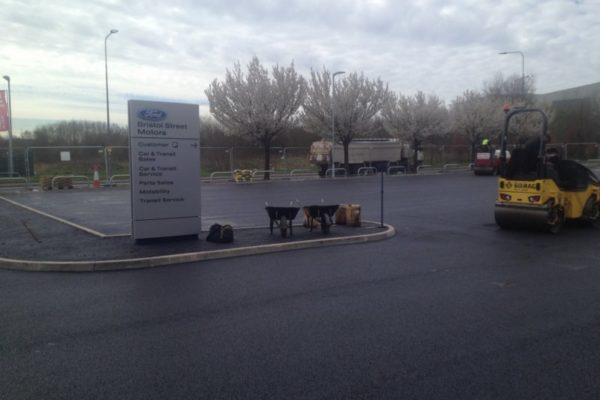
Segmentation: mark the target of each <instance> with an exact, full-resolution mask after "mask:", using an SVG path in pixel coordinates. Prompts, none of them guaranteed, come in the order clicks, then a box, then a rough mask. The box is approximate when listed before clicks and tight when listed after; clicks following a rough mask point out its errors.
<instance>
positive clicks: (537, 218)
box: [494, 109, 600, 233]
mask: <svg viewBox="0 0 600 400" xmlns="http://www.w3.org/2000/svg"><path fill="white" fill-rule="evenodd" d="M522 113H537V114H540V115H541V118H542V124H541V125H542V128H541V132H540V136H539V137H537V136H536V137H535V138H533V139H532V140H529V141H528V142H527V143H526V144H525V145H523V146H520V147H518V148H514V149H513V150H512V152H511V157H510V160H509V161H507V157H506V154H507V139H508V128H509V124H510V120H511V119H512V118H513V117H514V116H515V115H518V114H522ZM547 131H548V118H547V117H546V114H545V113H544V112H543V111H542V110H540V109H513V110H511V111H509V112H507V114H506V118H505V122H504V132H503V134H502V138H501V150H500V177H499V178H498V196H497V198H496V206H495V212H494V215H495V218H496V223H497V224H498V226H500V228H504V229H509V228H524V229H535V230H545V231H549V232H552V233H557V232H558V231H560V229H561V228H562V226H563V225H564V223H565V220H567V219H568V220H582V221H588V222H589V223H591V224H595V225H599V222H600V180H599V179H598V177H596V175H594V173H593V172H592V171H591V170H589V169H588V168H586V167H585V166H584V165H581V164H579V163H578V162H576V161H573V160H561V159H560V158H559V157H558V152H557V151H556V149H552V147H550V146H547V144H548V142H549V140H550V136H549V135H548V133H547Z"/></svg>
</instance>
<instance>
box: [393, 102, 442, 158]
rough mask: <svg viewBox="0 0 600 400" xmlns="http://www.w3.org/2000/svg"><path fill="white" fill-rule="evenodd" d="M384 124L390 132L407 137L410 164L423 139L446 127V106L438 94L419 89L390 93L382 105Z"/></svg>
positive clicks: (416, 154)
mask: <svg viewBox="0 0 600 400" xmlns="http://www.w3.org/2000/svg"><path fill="white" fill-rule="evenodd" d="M382 116H383V120H384V126H385V128H386V129H387V131H388V132H390V134H392V135H394V136H396V137H398V138H401V139H405V140H407V141H409V142H410V143H411V145H412V147H413V165H417V158H418V151H419V149H420V148H421V145H422V143H423V141H424V140H426V139H428V138H430V137H432V136H436V135H442V134H444V133H446V132H447V130H448V110H447V109H446V106H445V105H444V102H443V101H441V100H440V99H439V98H438V97H437V96H434V95H429V96H426V95H425V94H424V93H423V92H421V91H419V92H417V94H415V95H414V96H404V95H402V94H399V95H398V96H396V95H395V94H392V98H391V100H390V101H389V102H387V103H386V105H385V106H384V108H383V111H382Z"/></svg>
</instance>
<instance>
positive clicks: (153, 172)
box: [128, 100, 201, 240]
mask: <svg viewBox="0 0 600 400" xmlns="http://www.w3.org/2000/svg"><path fill="white" fill-rule="evenodd" d="M128 109H129V176H130V177H131V217H132V235H133V238H134V239H135V240H138V239H149V238H159V237H170V236H184V235H199V234H200V230H201V219H200V118H199V112H198V111H199V110H198V105H195V104H178V103H164V102H151V101H139V100H130V101H129V103H128Z"/></svg>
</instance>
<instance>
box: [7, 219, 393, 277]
mask: <svg viewBox="0 0 600 400" xmlns="http://www.w3.org/2000/svg"><path fill="white" fill-rule="evenodd" d="M384 227H385V230H384V231H381V232H377V233H370V234H366V235H354V236H346V237H338V238H322V239H313V240H303V241H298V242H291V243H275V244H266V245H258V246H248V247H237V248H233V249H223V250H209V251H199V252H193V253H182V254H170V255H164V256H156V257H144V258H132V259H118V260H103V261H29V260H16V259H10V258H2V257H0V268H4V269H13V270H21V271H39V272H42V271H47V272H51V271H52V272H93V271H114V270H129V269H141V268H152V267H160V266H167V265H174V264H183V263H189V262H198V261H207V260H216V259H221V258H231V257H241V256H251V255H259V254H266V253H275V252H281V251H289V250H300V249H306V248H311V247H320V246H336V245H344V244H358V243H367V242H374V241H379V240H384V239H387V238H390V237H393V236H394V235H395V234H396V230H395V228H394V227H393V226H391V225H387V224H384Z"/></svg>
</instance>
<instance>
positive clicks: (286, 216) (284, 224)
mask: <svg viewBox="0 0 600 400" xmlns="http://www.w3.org/2000/svg"><path fill="white" fill-rule="evenodd" d="M265 210H267V214H269V229H270V230H271V235H272V234H273V226H275V225H277V226H278V227H279V230H280V231H281V237H287V231H288V229H289V230H290V236H291V235H292V233H293V232H292V222H293V220H294V218H296V215H298V211H299V210H300V208H299V207H272V206H267V207H265Z"/></svg>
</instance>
